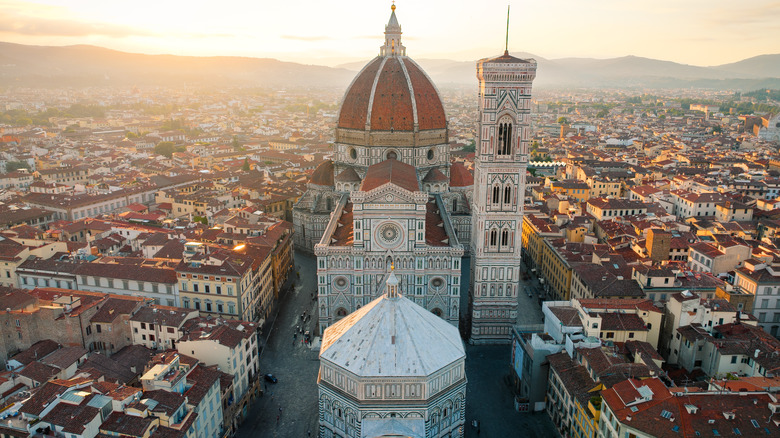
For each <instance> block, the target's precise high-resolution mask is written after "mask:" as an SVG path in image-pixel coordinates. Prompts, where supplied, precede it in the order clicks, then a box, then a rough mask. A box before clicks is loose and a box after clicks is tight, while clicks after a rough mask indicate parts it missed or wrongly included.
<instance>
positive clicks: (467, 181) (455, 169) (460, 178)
mask: <svg viewBox="0 0 780 438" xmlns="http://www.w3.org/2000/svg"><path fill="white" fill-rule="evenodd" d="M473 185H474V176H473V175H472V174H471V172H469V170H468V169H466V166H464V165H463V164H462V163H460V162H457V161H456V162H454V163H452V166H451V167H450V187H469V186H473Z"/></svg>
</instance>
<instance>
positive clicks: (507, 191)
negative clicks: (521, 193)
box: [504, 184, 512, 204]
mask: <svg viewBox="0 0 780 438" xmlns="http://www.w3.org/2000/svg"><path fill="white" fill-rule="evenodd" d="M511 202H512V186H510V185H508V184H507V185H506V186H505V187H504V204H509V203H511Z"/></svg>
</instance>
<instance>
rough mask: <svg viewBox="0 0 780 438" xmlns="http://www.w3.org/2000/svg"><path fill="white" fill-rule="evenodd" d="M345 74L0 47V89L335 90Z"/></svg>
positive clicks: (78, 49) (266, 62)
mask: <svg viewBox="0 0 780 438" xmlns="http://www.w3.org/2000/svg"><path fill="white" fill-rule="evenodd" d="M352 75H353V73H352V72H350V71H348V70H345V69H337V68H330V67H323V66H318V65H303V64H297V63H293V62H282V61H279V60H276V59H263V58H243V57H228V56H214V57H196V56H175V55H144V54H137V53H125V52H120V51H116V50H110V49H105V48H102V47H95V46H86V45H79V46H65V47H48V46H28V45H22V44H12V43H1V42H0V85H10V84H19V85H37V86H61V85H75V86H82V85H83V86H95V85H173V84H181V83H182V82H187V83H191V84H200V85H218V86H224V85H247V86H275V87H278V86H339V87H345V86H346V85H347V84H349V80H350V79H351V78H352Z"/></svg>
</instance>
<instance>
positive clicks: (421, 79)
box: [405, 58, 447, 131]
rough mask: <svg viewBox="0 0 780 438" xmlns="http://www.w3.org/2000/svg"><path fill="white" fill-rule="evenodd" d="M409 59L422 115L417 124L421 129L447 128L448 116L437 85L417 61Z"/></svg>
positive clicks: (410, 72) (411, 80)
mask: <svg viewBox="0 0 780 438" xmlns="http://www.w3.org/2000/svg"><path fill="white" fill-rule="evenodd" d="M407 60H408V61H409V62H408V66H407V67H406V70H407V72H408V73H407V74H408V75H409V83H410V84H411V89H412V91H413V92H414V93H415V102H416V109H417V112H418V114H420V115H421V116H420V117H419V119H417V120H416V121H417V126H418V127H419V129H420V131H425V130H428V129H442V128H446V127H447V117H446V115H445V114H444V106H443V105H442V103H441V98H440V97H439V92H438V90H437V89H436V86H435V85H434V84H433V81H431V78H429V77H428V75H426V74H425V72H424V71H423V69H422V68H420V66H419V65H417V63H416V62H414V61H413V60H412V59H409V58H407ZM405 64H406V63H405Z"/></svg>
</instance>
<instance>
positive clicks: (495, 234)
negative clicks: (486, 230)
mask: <svg viewBox="0 0 780 438" xmlns="http://www.w3.org/2000/svg"><path fill="white" fill-rule="evenodd" d="M497 243H498V231H496V229H495V228H493V229H492V230H490V246H496V244H497Z"/></svg>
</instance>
